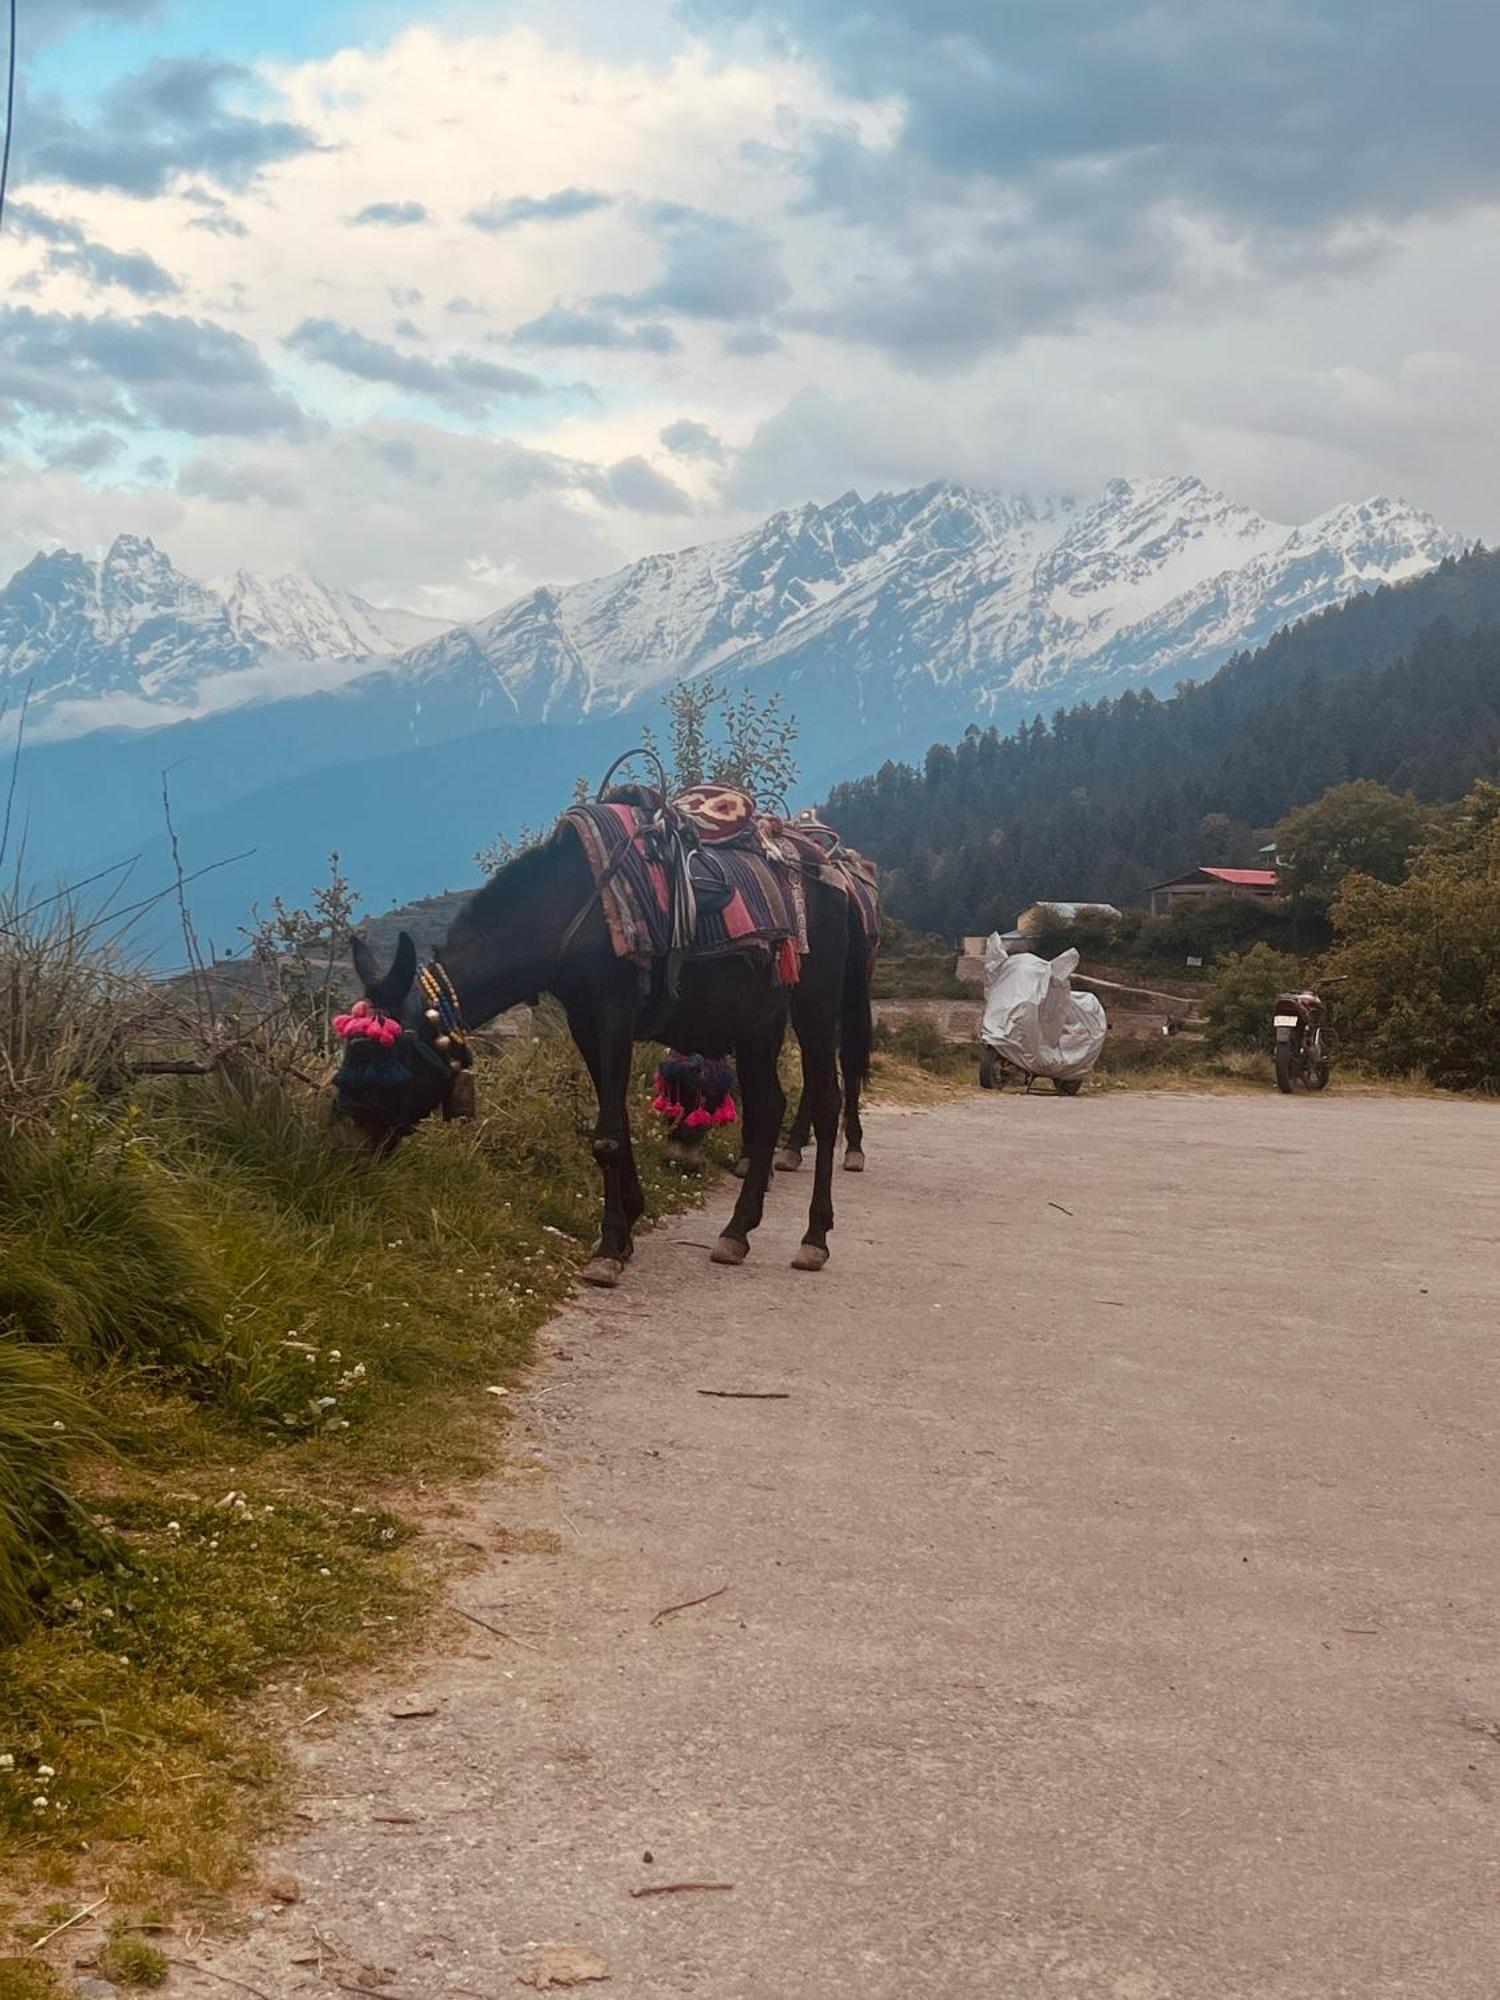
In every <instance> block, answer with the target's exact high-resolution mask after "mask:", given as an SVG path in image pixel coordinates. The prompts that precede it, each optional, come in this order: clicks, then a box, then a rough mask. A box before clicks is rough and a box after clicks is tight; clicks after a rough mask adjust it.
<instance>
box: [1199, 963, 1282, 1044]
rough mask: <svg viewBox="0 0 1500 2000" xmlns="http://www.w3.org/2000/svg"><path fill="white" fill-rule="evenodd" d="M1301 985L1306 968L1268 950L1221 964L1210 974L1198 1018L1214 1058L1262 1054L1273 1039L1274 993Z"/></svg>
mask: <svg viewBox="0 0 1500 2000" xmlns="http://www.w3.org/2000/svg"><path fill="white" fill-rule="evenodd" d="M1306 983H1307V967H1306V966H1305V965H1304V964H1303V962H1302V961H1301V960H1300V959H1296V958H1293V957H1291V956H1290V955H1289V954H1288V953H1287V952H1284V951H1272V949H1271V947H1270V946H1269V945H1268V944H1257V945H1252V946H1251V948H1250V949H1249V951H1247V952H1236V953H1233V954H1231V956H1230V957H1228V958H1226V959H1225V960H1224V962H1223V964H1222V965H1221V966H1220V967H1219V969H1218V970H1217V972H1216V973H1215V974H1214V979H1213V985H1212V987H1211V988H1210V991H1209V996H1208V999H1207V1000H1206V1001H1205V1003H1204V1007H1203V1012H1204V1014H1205V1016H1206V1017H1207V1020H1208V1035H1207V1041H1208V1046H1209V1048H1210V1050H1212V1051H1213V1053H1214V1054H1216V1055H1219V1054H1222V1053H1223V1052H1224V1051H1225V1050H1226V1049H1264V1048H1266V1047H1268V1046H1269V1045H1270V1044H1271V1042H1272V1040H1273V1039H1274V1032H1275V1031H1274V1029H1273V1027H1272V1022H1271V1016H1272V1013H1273V1012H1274V1003H1275V999H1276V995H1277V994H1278V993H1284V992H1286V991H1288V990H1289V989H1293V990H1294V989H1296V988H1298V987H1300V986H1303V985H1305V984H1306Z"/></svg>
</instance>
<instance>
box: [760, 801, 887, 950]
mask: <svg viewBox="0 0 1500 2000" xmlns="http://www.w3.org/2000/svg"><path fill="white" fill-rule="evenodd" d="M782 833H783V836H784V838H785V839H786V840H787V841H789V842H790V844H791V846H792V847H793V849H794V850H795V851H796V853H797V855H798V857H799V858H800V859H801V861H802V863H803V865H804V866H805V867H810V868H816V869H817V870H818V872H819V873H820V874H821V875H822V877H823V879H824V880H825V881H830V882H834V883H836V884H837V886H838V887H839V888H841V889H842V890H843V891H844V894H845V895H846V896H847V897H848V898H849V900H850V902H851V903H852V904H853V905H854V909H855V913H856V915H857V916H858V918H859V923H860V928H861V929H862V930H863V932H864V934H865V939H866V942H867V943H868V945H869V947H870V954H871V956H872V957H873V956H874V954H875V952H876V950H877V949H878V948H879V945H880V870H879V869H878V868H877V867H876V865H875V863H874V862H873V861H871V860H869V859H867V858H866V856H864V855H863V854H861V853H860V852H859V850H858V849H857V848H854V847H846V846H845V845H844V843H843V841H842V840H841V839H840V838H839V836H838V834H836V833H835V832H834V830H833V828H832V827H831V826H827V825H825V824H824V823H823V821H822V820H820V819H815V818H814V817H813V815H812V813H811V812H806V813H799V814H798V816H797V818H796V819H794V820H792V821H791V822H790V823H789V824H788V825H786V826H785V827H783V829H782Z"/></svg>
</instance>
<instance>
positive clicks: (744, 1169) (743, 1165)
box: [729, 1153, 750, 1181]
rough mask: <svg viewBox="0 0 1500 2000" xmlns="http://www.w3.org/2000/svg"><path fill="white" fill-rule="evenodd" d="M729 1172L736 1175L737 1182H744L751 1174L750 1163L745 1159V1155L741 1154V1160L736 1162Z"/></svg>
mask: <svg viewBox="0 0 1500 2000" xmlns="http://www.w3.org/2000/svg"><path fill="white" fill-rule="evenodd" d="M729 1171H730V1172H731V1173H732V1174H733V1175H734V1177H735V1179H736V1180H737V1181H742V1180H744V1179H745V1177H746V1176H747V1175H748V1173H749V1172H750V1162H749V1161H748V1160H747V1159H746V1158H745V1155H744V1154H743V1153H741V1154H740V1156H739V1158H738V1159H737V1160H736V1161H735V1163H734V1165H733V1166H732V1167H731V1168H730V1169H729Z"/></svg>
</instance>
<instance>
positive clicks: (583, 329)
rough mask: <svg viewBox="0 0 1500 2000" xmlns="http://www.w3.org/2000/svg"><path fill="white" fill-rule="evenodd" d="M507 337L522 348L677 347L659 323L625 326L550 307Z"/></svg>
mask: <svg viewBox="0 0 1500 2000" xmlns="http://www.w3.org/2000/svg"><path fill="white" fill-rule="evenodd" d="M511 338H512V339H513V340H514V341H516V342H517V344H518V345H519V346H522V347H607V348H615V349H617V350H619V351H621V352H631V351H633V352H635V353H637V354H672V353H675V352H676V350H677V347H678V345H679V342H678V339H677V336H676V334H675V333H673V331H672V329H671V328H670V327H669V326H663V325H662V324H661V322H660V321H659V320H647V321H643V322H641V323H640V324H638V325H635V326H625V325H623V324H622V323H621V322H620V321H619V320H617V319H614V318H612V317H611V316H610V315H609V314H608V313H604V312H597V311H587V312H585V311H580V310H578V309H577V308H576V307H572V306H553V307H551V309H550V310H549V311H547V312H544V313H541V314H539V315H538V316H537V318H535V319H530V320H527V322H526V324H525V325H524V326H518V327H517V328H516V330H515V332H514V333H513V334H512V335H511Z"/></svg>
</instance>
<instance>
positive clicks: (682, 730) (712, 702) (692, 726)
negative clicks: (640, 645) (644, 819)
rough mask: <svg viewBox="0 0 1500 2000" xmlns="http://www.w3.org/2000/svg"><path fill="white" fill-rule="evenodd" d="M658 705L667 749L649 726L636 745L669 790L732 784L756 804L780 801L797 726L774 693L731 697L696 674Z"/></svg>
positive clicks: (792, 766)
mask: <svg viewBox="0 0 1500 2000" xmlns="http://www.w3.org/2000/svg"><path fill="white" fill-rule="evenodd" d="M662 706H663V707H664V708H665V709H666V711H667V738H668V743H669V746H670V749H669V751H668V752H667V753H666V754H664V753H663V751H662V746H661V745H660V744H659V743H658V742H657V740H656V736H655V734H654V732H653V731H652V730H651V729H650V728H646V729H643V730H642V731H641V741H642V743H643V745H644V746H645V748H646V749H648V750H652V751H655V752H656V754H657V755H658V756H660V757H661V759H662V762H663V764H664V765H665V766H666V770H667V777H668V780H669V782H670V783H671V785H672V787H673V789H674V790H675V791H686V790H687V788H688V787H689V786H690V785H702V784H713V785H735V786H737V787H738V788H739V790H740V791H742V792H749V793H751V794H752V796H753V797H754V798H755V799H756V800H757V801H758V802H759V803H760V804H761V805H765V806H774V805H776V804H784V803H785V801H786V797H787V794H788V793H789V792H790V791H791V789H792V787H793V785H795V784H796V782H797V762H796V757H795V755H794V754H793V753H794V751H795V749H796V743H797V723H796V719H795V717H793V716H790V715H784V714H783V713H782V707H781V696H780V695H779V694H770V695H766V696H765V697H764V698H761V697H758V696H756V695H755V694H754V693H752V692H751V690H750V689H748V688H744V689H742V690H741V691H740V693H739V694H737V695H732V694H730V693H729V692H728V690H727V689H725V688H722V687H720V686H719V685H718V683H717V682H716V681H715V680H714V679H713V678H712V677H711V676H710V675H708V674H700V675H699V676H698V678H697V679H696V680H691V681H679V682H678V683H677V685H676V686H675V687H674V688H673V689H672V690H671V692H670V693H668V694H666V695H664V696H663V698H662Z"/></svg>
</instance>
